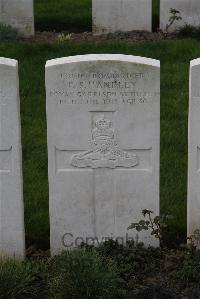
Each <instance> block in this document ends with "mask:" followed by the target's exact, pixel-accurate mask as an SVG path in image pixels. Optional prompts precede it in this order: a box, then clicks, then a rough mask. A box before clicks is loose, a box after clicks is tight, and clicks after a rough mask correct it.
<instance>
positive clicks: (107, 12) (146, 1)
mask: <svg viewBox="0 0 200 299" xmlns="http://www.w3.org/2000/svg"><path fill="white" fill-rule="evenodd" d="M92 19H93V33H94V34H96V35H98V34H106V33H114V32H117V31H122V32H123V31H124V32H126V31H127V32H128V31H132V30H145V31H151V29H152V1H151V0H92Z"/></svg>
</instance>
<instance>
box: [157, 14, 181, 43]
mask: <svg viewBox="0 0 200 299" xmlns="http://www.w3.org/2000/svg"><path fill="white" fill-rule="evenodd" d="M169 13H170V17H169V21H168V23H167V24H166V27H165V30H161V29H160V32H161V33H162V35H163V37H164V38H166V37H167V36H168V34H169V29H170V27H171V26H172V25H173V24H174V22H175V21H180V20H182V17H181V13H180V11H179V10H176V9H174V8H170V12H169Z"/></svg>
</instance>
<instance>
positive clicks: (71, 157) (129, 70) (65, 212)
mask: <svg viewBox="0 0 200 299" xmlns="http://www.w3.org/2000/svg"><path fill="white" fill-rule="evenodd" d="M159 92H160V64H159V61H157V60H153V59H148V58H142V57H134V56H128V55H109V54H106V55H105V54H98V55H93V54H92V55H83V56H74V57H66V58H60V59H55V60H50V61H48V62H47V64H46V97H47V131H48V158H49V197H50V226H51V252H52V255H54V254H57V253H59V252H60V251H61V250H63V249H65V248H69V247H74V246H76V245H79V244H80V243H81V242H86V243H87V241H88V240H90V241H91V242H94V243H97V244H98V243H100V242H102V241H104V240H107V239H109V238H111V239H118V240H119V239H120V240H121V241H123V242H126V240H127V239H129V238H135V237H136V233H135V232H134V231H128V230H127V228H128V226H129V225H130V224H131V223H132V222H136V221H138V220H140V219H141V211H142V210H143V209H150V210H152V211H154V213H155V215H158V214H159V140H160V136H159V132H160V94H159ZM139 241H143V242H144V243H145V244H146V245H148V244H151V245H155V246H156V245H157V242H156V241H155V239H154V238H153V237H151V236H150V233H149V232H145V233H141V234H139Z"/></svg>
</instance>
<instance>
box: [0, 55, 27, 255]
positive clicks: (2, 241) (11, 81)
mask: <svg viewBox="0 0 200 299" xmlns="http://www.w3.org/2000/svg"><path fill="white" fill-rule="evenodd" d="M19 105H20V104H19V82H18V64H17V61H16V60H12V59H7V58H0V256H1V255H5V256H9V257H15V258H24V255H25V245H24V209H23V192H22V159H21V125H20V106H19Z"/></svg>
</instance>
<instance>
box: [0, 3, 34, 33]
mask: <svg viewBox="0 0 200 299" xmlns="http://www.w3.org/2000/svg"><path fill="white" fill-rule="evenodd" d="M0 23H3V24H6V25H10V26H12V27H13V28H16V29H17V30H18V31H19V32H20V33H21V34H22V35H24V36H32V35H34V9H33V0H0Z"/></svg>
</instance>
